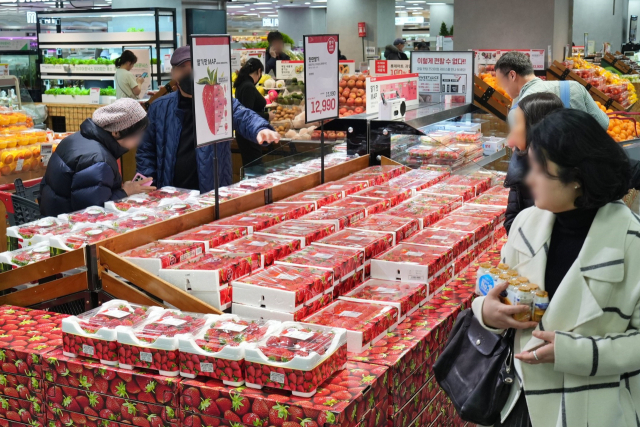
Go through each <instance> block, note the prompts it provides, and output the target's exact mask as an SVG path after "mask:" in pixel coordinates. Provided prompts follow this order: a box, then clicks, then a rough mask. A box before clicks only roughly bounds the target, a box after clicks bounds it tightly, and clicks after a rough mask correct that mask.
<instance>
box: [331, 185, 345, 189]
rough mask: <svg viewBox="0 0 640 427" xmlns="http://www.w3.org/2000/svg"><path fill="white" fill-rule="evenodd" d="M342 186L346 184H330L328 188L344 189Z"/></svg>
mask: <svg viewBox="0 0 640 427" xmlns="http://www.w3.org/2000/svg"><path fill="white" fill-rule="evenodd" d="M342 187H344V185H330V186H328V187H327V188H328V189H329V190H342Z"/></svg>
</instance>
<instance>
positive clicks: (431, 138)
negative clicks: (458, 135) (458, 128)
mask: <svg viewBox="0 0 640 427" xmlns="http://www.w3.org/2000/svg"><path fill="white" fill-rule="evenodd" d="M453 137H454V133H453V132H448V131H444V130H441V131H436V132H431V133H429V134H427V136H426V137H425V138H420V139H421V140H423V141H424V142H425V143H438V144H442V145H447V144H449V143H450V142H451V140H452V139H453Z"/></svg>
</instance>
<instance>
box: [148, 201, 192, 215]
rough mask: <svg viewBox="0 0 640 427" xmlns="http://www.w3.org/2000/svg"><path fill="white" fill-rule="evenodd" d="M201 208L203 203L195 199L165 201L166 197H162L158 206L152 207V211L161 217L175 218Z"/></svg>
mask: <svg viewBox="0 0 640 427" xmlns="http://www.w3.org/2000/svg"><path fill="white" fill-rule="evenodd" d="M202 208H204V205H202V204H200V203H199V202H198V201H197V200H196V199H190V200H176V201H173V200H171V202H167V199H164V200H161V201H160V203H159V205H158V207H156V208H154V209H153V211H154V212H155V213H156V214H157V215H159V216H161V217H165V218H175V217H177V216H181V215H184V214H186V213H189V212H194V211H197V210H199V209H202Z"/></svg>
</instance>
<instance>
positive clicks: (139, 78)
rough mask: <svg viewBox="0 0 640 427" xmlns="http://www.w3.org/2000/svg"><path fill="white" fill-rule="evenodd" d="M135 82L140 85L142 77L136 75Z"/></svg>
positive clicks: (142, 81) (142, 80)
mask: <svg viewBox="0 0 640 427" xmlns="http://www.w3.org/2000/svg"><path fill="white" fill-rule="evenodd" d="M136 83H138V84H139V85H141V84H142V83H144V77H138V78H137V79H136Z"/></svg>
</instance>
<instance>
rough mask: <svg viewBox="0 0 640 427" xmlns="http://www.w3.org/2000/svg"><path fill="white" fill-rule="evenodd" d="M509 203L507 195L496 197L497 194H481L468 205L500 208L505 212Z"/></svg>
mask: <svg viewBox="0 0 640 427" xmlns="http://www.w3.org/2000/svg"><path fill="white" fill-rule="evenodd" d="M508 202H509V195H508V194H505V195H497V194H481V195H479V196H478V197H476V198H475V199H473V200H471V201H470V202H469V203H473V204H476V205H489V206H500V207H502V208H504V209H505V210H506V208H507V203H508Z"/></svg>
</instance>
